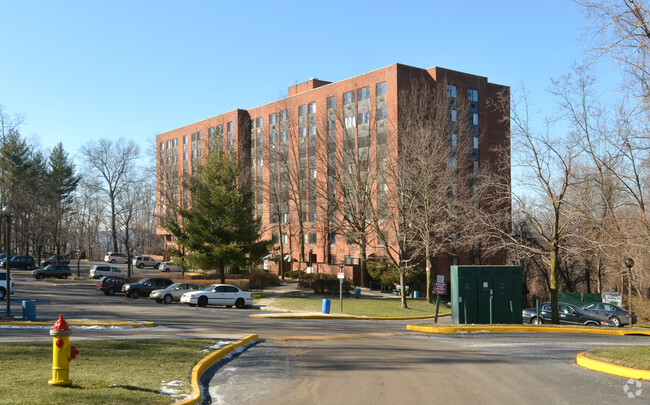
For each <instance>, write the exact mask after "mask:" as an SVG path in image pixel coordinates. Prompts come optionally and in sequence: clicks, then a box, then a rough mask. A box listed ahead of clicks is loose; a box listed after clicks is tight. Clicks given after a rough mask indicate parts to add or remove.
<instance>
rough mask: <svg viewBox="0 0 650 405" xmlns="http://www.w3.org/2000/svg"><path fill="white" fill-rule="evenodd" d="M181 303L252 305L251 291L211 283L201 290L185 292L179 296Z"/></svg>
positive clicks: (191, 304) (241, 306) (228, 305)
mask: <svg viewBox="0 0 650 405" xmlns="http://www.w3.org/2000/svg"><path fill="white" fill-rule="evenodd" d="M181 303H184V304H190V306H191V307H193V306H196V305H198V306H200V307H204V306H206V305H225V306H226V308H230V307H232V306H233V305H234V306H235V307H237V308H244V307H249V306H251V305H253V297H252V296H251V293H249V292H245V291H242V290H240V289H239V288H237V287H235V286H234V285H228V284H212V285H209V286H207V287H206V288H204V289H203V290H201V291H191V292H186V293H185V294H183V295H182V296H181Z"/></svg>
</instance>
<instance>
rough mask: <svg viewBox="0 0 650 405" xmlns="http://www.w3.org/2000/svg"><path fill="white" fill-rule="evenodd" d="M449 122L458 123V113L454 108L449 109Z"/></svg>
mask: <svg viewBox="0 0 650 405" xmlns="http://www.w3.org/2000/svg"><path fill="white" fill-rule="evenodd" d="M451 120H452V121H453V122H456V121H458V111H457V110H456V109H455V108H452V109H451Z"/></svg>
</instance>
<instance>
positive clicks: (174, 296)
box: [149, 283, 201, 304]
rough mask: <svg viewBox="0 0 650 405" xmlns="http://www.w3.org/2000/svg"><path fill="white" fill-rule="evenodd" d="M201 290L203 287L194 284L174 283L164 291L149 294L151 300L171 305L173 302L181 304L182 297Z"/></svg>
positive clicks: (154, 291)
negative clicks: (187, 293)
mask: <svg viewBox="0 0 650 405" xmlns="http://www.w3.org/2000/svg"><path fill="white" fill-rule="evenodd" d="M198 290H201V286H199V285H198V284H194V283H174V284H172V285H170V286H169V287H167V288H165V289H162V290H153V291H152V292H151V293H150V294H149V298H150V299H152V300H156V302H157V303H159V304H160V303H163V302H164V303H165V304H171V303H172V302H179V301H180V300H181V296H182V295H183V294H185V293H186V292H189V291H198Z"/></svg>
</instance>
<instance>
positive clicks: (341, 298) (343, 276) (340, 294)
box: [337, 273, 345, 313]
mask: <svg viewBox="0 0 650 405" xmlns="http://www.w3.org/2000/svg"><path fill="white" fill-rule="evenodd" d="M337 277H338V279H339V304H340V306H341V308H340V310H341V313H343V279H344V278H345V274H343V273H339V274H338V276H337Z"/></svg>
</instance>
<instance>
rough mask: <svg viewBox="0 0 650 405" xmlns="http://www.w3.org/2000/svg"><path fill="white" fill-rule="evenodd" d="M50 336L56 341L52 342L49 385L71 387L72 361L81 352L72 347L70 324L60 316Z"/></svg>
mask: <svg viewBox="0 0 650 405" xmlns="http://www.w3.org/2000/svg"><path fill="white" fill-rule="evenodd" d="M50 335H51V336H52V338H53V339H54V340H53V342H52V379H51V380H50V381H48V382H47V383H48V384H50V385H55V386H59V387H69V386H70V385H72V381H70V378H69V377H70V361H71V360H73V359H74V358H75V357H77V354H78V353H79V351H78V350H77V348H76V347H75V346H70V328H68V323H67V322H66V321H65V319H63V315H59V319H58V320H57V321H56V323H55V324H54V326H53V327H52V329H50Z"/></svg>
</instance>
